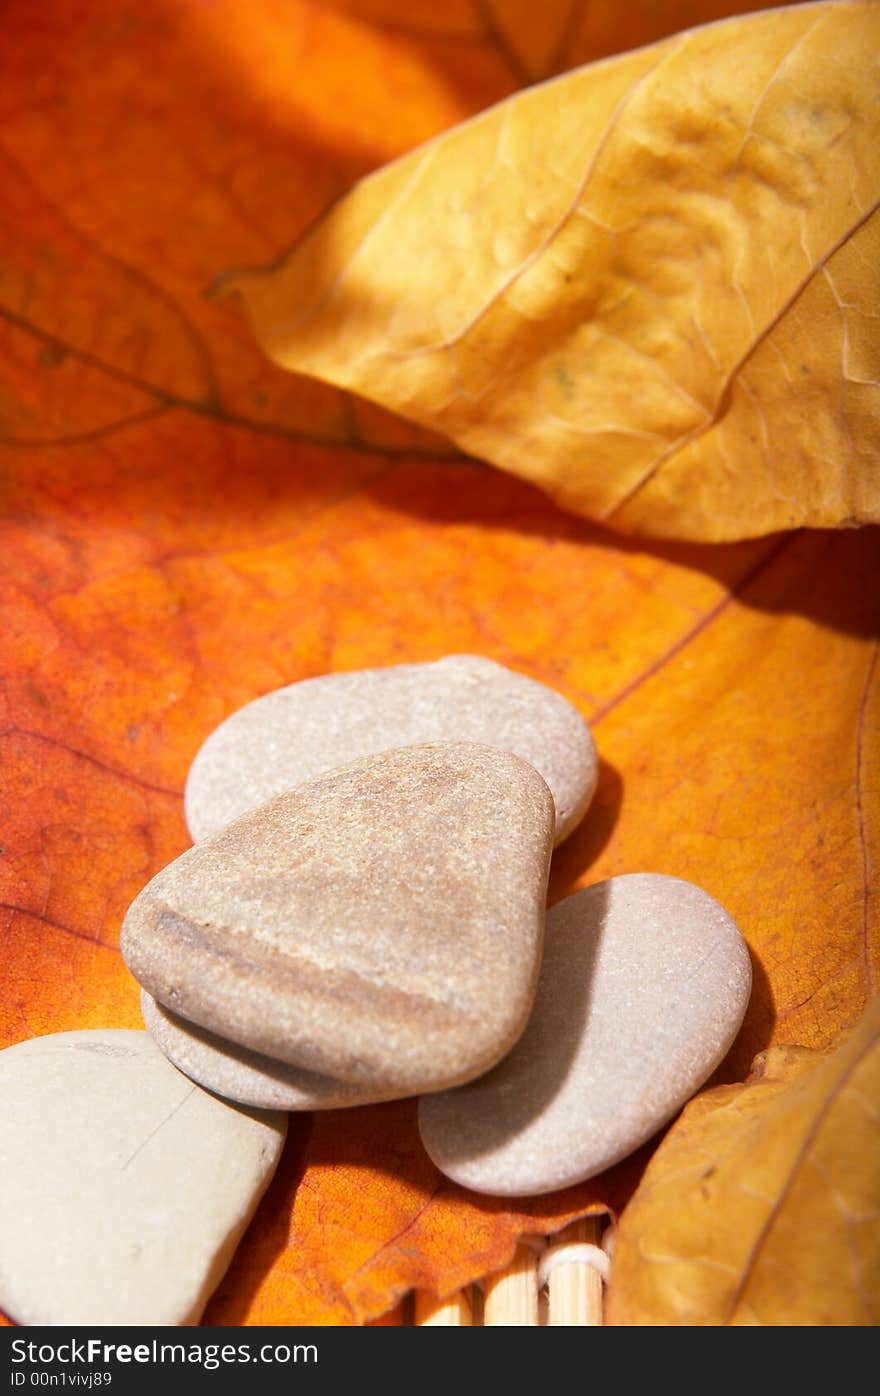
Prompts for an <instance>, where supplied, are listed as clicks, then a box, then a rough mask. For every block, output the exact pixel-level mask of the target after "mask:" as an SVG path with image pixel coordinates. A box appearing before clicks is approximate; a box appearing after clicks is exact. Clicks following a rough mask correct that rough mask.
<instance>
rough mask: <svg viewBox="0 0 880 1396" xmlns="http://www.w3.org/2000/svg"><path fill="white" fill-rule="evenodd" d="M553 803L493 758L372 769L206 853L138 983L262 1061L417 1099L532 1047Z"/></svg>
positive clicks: (216, 842)
mask: <svg viewBox="0 0 880 1396" xmlns="http://www.w3.org/2000/svg"><path fill="white" fill-rule="evenodd" d="M553 830H554V812H553V798H552V796H551V794H550V791H549V789H548V788H547V785H546V784H545V782H544V781H543V780H542V778H541V777H540V776H539V775H538V773H537V772H536V771H535V770H534V768H533V767H532V766H530V765H528V764H527V763H526V762H525V761H522V760H520V758H519V757H518V756H513V755H512V754H511V753H510V752H506V751H501V750H499V749H497V748H493V747H488V746H479V745H477V744H474V743H459V744H455V743H450V744H436V745H427V746H418V747H406V748H402V749H398V750H395V751H388V752H385V753H382V754H380V755H378V756H372V757H368V758H367V759H366V760H364V761H359V762H356V763H354V764H353V765H351V766H347V767H345V768H343V769H342V770H337V771H333V772H330V773H329V774H327V775H323V776H318V777H316V778H315V779H314V780H311V781H308V782H306V783H305V784H304V785H302V786H300V787H299V789H298V790H295V791H289V792H288V793H287V794H285V795H279V796H277V797H276V798H275V799H274V800H271V801H269V803H268V804H266V805H263V806H261V807H260V809H258V810H256V811H253V812H251V813H250V814H246V815H243V816H242V817H241V818H240V819H238V820H236V821H234V822H233V823H232V824H231V825H229V826H227V827H226V828H225V829H222V830H220V831H219V832H218V833H216V834H212V835H211V836H210V837H209V838H207V839H204V840H202V841H201V842H200V843H198V844H196V845H195V847H194V848H191V849H189V850H188V851H187V852H186V853H184V854H182V855H181V857H179V858H178V859H176V861H175V862H173V863H172V864H170V865H169V866H168V867H167V868H164V869H163V871H162V872H160V873H159V874H158V876H156V877H155V878H153V880H152V882H150V883H149V884H148V885H147V887H145V888H144V890H143V892H141V893H140V895H139V896H138V897H136V898H135V901H134V902H133V903H132V905H131V907H130V908H129V911H128V914H127V916H126V918H125V922H124V924H123V928H122V951H123V954H124V956H125V960H126V963H127V964H128V966H129V968H130V969H131V971H132V973H133V974H134V975H135V978H136V979H138V980H139V981H140V983H141V984H142V985H143V987H144V988H145V989H147V990H148V992H149V993H151V994H152V995H153V997H154V998H156V999H158V1000H159V1002H160V1003H163V1004H165V1005H166V1007H168V1008H170V1009H172V1010H173V1011H174V1012H175V1013H178V1014H180V1015H181V1016H182V1017H184V1018H187V1019H188V1020H189V1021H191V1022H194V1023H197V1024H199V1026H201V1027H206V1028H209V1029H210V1030H211V1031H212V1032H215V1033H217V1034H219V1035H220V1036H221V1037H225V1038H229V1039H230V1040H231V1041H233V1042H237V1043H240V1044H241V1045H242V1046H245V1047H250V1048H252V1049H253V1050H254V1051H257V1052H260V1053H262V1054H263V1055H266V1056H270V1057H276V1058H278V1059H279V1060H281V1061H286V1062H290V1063H292V1064H293V1065H295V1066H302V1067H305V1068H307V1069H308V1070H309V1071H315V1072H318V1073H319V1074H320V1075H324V1076H333V1077H336V1078H337V1079H339V1080H342V1081H352V1082H356V1083H358V1084H361V1085H366V1086H369V1087H371V1088H378V1089H383V1090H384V1089H386V1088H394V1089H395V1091H396V1092H399V1093H400V1094H402V1095H406V1094H415V1093H418V1092H421V1091H428V1090H440V1089H442V1088H443V1087H445V1086H448V1085H452V1084H458V1083H460V1082H462V1081H467V1080H469V1079H471V1078H472V1077H474V1076H477V1075H479V1073H480V1072H482V1071H486V1070H488V1068H489V1067H490V1066H492V1065H494V1063H495V1062H496V1061H498V1060H499V1058H500V1057H501V1056H503V1055H504V1053H505V1052H506V1051H508V1049H509V1048H510V1047H511V1046H512V1045H513V1043H514V1042H515V1041H516V1038H517V1037H518V1036H519V1034H520V1032H521V1031H522V1029H523V1027H524V1025H525V1022H526V1020H527V1018H528V1014H529V1010H530V1008H531V1004H532V1000H533V998H534V992H535V987H536V983H537V976H538V968H539V964H540V956H541V945H542V940H543V926H544V914H545V908H544V898H545V895H546V887H547V874H548V869H549V862H550V854H551V851H552V843H553Z"/></svg>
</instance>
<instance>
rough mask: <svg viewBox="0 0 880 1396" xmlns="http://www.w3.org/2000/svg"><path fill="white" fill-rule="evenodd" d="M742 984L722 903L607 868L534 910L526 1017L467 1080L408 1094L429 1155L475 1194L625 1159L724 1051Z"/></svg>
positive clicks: (523, 1191)
mask: <svg viewBox="0 0 880 1396" xmlns="http://www.w3.org/2000/svg"><path fill="white" fill-rule="evenodd" d="M750 989H751V965H750V961H749V953H748V949H747V947H746V944H745V941H744V940H743V938H742V936H741V935H740V933H739V931H738V930H737V928H736V926H735V925H734V923H733V921H732V920H731V918H730V917H729V916H728V914H727V912H726V911H725V910H724V909H723V907H721V906H719V904H718V902H716V901H715V900H714V898H712V897H711V896H709V894H708V893H707V892H704V891H702V890H701V888H699V887H695V886H694V885H693V884H692V883H690V882H683V881H681V880H680V879H679V878H675V877H664V876H660V875H659V874H653V873H635V874H631V875H629V876H625V877H614V878H611V879H610V880H609V881H608V882H600V883H598V884H596V885H595V886H593V887H587V888H585V889H584V890H583V891H580V892H575V893H574V895H573V896H571V897H567V898H566V899H565V901H563V902H560V903H559V904H558V905H556V906H554V907H553V908H552V909H551V910H550V911H549V912H548V913H547V927H546V937H545V948H544V962H543V966H542V969H541V980H540V984H539V987H538V993H537V997H536V999H535V1006H534V1009H533V1011H532V1016H531V1019H530V1020H529V1025H528V1027H527V1028H526V1030H525V1032H524V1033H523V1035H522V1036H521V1037H520V1039H519V1041H518V1042H517V1044H516V1046H515V1047H514V1049H513V1051H512V1052H511V1053H510V1054H509V1055H508V1056H507V1057H505V1059H504V1061H503V1062H501V1063H500V1065H498V1066H496V1067H495V1069H494V1070H493V1071H490V1072H489V1073H488V1074H487V1075H485V1076H483V1077H482V1078H481V1079H480V1080H479V1081H474V1082H472V1083H471V1084H470V1085H466V1086H463V1087H461V1088H460V1089H458V1090H454V1091H446V1092H443V1093H441V1094H438V1095H432V1096H426V1097H425V1098H424V1099H423V1100H421V1101H420V1102H419V1128H420V1130H421V1136H422V1142H423V1143H424V1146H425V1148H426V1149H427V1151H428V1153H429V1154H430V1156H431V1158H432V1159H433V1161H434V1163H435V1164H436V1165H437V1167H438V1168H439V1169H440V1170H441V1172H443V1173H445V1174H446V1175H447V1176H448V1177H449V1178H452V1179H454V1181H455V1182H457V1183H461V1184H462V1185H463V1186H464V1187H467V1188H471V1189H473V1190H474V1191H475V1192H486V1193H493V1194H495V1195H500V1196H504V1197H510V1196H514V1197H517V1196H529V1195H533V1194H537V1193H543V1192H551V1191H554V1190H555V1189H556V1188H564V1187H568V1186H569V1185H571V1184H574V1183H579V1182H583V1181H584V1179H586V1178H590V1177H592V1176H593V1175H594V1174H596V1173H601V1172H602V1170H603V1169H605V1168H608V1167H609V1166H610V1165H611V1164H613V1163H616V1162H617V1161H618V1160H619V1159H622V1158H624V1157H626V1155H627V1154H630V1153H632V1151H633V1150H634V1149H636V1148H638V1146H639V1145H640V1144H642V1143H644V1141H645V1140H646V1139H650V1137H651V1135H653V1134H654V1133H655V1132H656V1131H657V1130H658V1129H660V1127H661V1126H662V1125H664V1124H666V1122H667V1121H668V1120H670V1119H671V1118H672V1116H673V1115H675V1114H676V1112H677V1111H678V1110H679V1109H680V1107H681V1106H682V1105H683V1104H684V1103H685V1101H687V1100H688V1099H689V1098H690V1096H691V1095H693V1093H694V1092H695V1091H696V1090H697V1089H698V1087H699V1086H700V1085H702V1083H703V1082H704V1081H705V1080H706V1078H707V1077H708V1076H710V1075H711V1073H712V1072H713V1071H714V1070H715V1068H716V1066H717V1065H718V1064H719V1062H720V1061H721V1060H722V1058H723V1057H724V1056H725V1054H726V1053H727V1051H728V1049H729V1047H730V1045H731V1043H732V1042H733V1039H734V1037H735V1036H736V1034H737V1031H738V1030H739V1026H740V1023H741V1022H742V1019H743V1015H744V1014H745V1010H746V1006H747V1004H748V1000H749V993H750Z"/></svg>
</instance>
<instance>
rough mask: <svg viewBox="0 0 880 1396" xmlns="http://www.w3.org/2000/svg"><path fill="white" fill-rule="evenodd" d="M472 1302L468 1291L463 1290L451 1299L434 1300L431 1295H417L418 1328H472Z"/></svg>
mask: <svg viewBox="0 0 880 1396" xmlns="http://www.w3.org/2000/svg"><path fill="white" fill-rule="evenodd" d="M470 1326H471V1301H470V1294H469V1292H468V1291H467V1290H465V1289H461V1290H459V1292H458V1294H453V1296H452V1298H451V1299H434V1298H433V1297H432V1295H430V1294H423V1293H421V1291H418V1292H417V1293H416V1327H417V1328H470Z"/></svg>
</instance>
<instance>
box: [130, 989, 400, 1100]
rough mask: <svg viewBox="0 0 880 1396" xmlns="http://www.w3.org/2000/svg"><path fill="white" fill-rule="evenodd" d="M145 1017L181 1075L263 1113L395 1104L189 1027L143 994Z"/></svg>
mask: <svg viewBox="0 0 880 1396" xmlns="http://www.w3.org/2000/svg"><path fill="white" fill-rule="evenodd" d="M141 1013H142V1014H143V1019H144V1023H145V1024H146V1028H147V1031H148V1032H149V1034H150V1036H151V1037H152V1039H153V1041H154V1042H155V1043H156V1045H157V1046H158V1047H159V1048H160V1049H161V1050H162V1051H163V1052H164V1054H165V1056H166V1057H167V1058H168V1060H169V1061H171V1062H173V1063H174V1065H175V1066H176V1067H177V1068H178V1070H180V1071H182V1072H184V1073H185V1074H186V1075H187V1076H189V1077H190V1078H191V1079H192V1080H193V1081H198V1083H199V1085H200V1086H204V1087H205V1089H206V1090H209V1091H215V1092H216V1093H217V1095H222V1096H223V1097H224V1098H225V1099H226V1100H232V1101H235V1102H236V1103H237V1104H239V1105H252V1106H257V1107H259V1108H260V1109H264V1110H339V1109H341V1108H345V1107H347V1106H353V1105H374V1104H376V1102H377V1101H380V1100H393V1099H395V1097H396V1095H397V1092H395V1091H375V1090H370V1088H369V1086H356V1085H353V1084H352V1083H351V1082H350V1081H335V1080H334V1079H333V1077H332V1076H318V1075H317V1074H316V1073H315V1072H314V1071H304V1070H303V1068H302V1067H299V1066H290V1064H289V1063H288V1062H279V1061H277V1060H276V1059H275V1058H274V1057H264V1056H262V1055H261V1054H260V1053H259V1052H251V1051H250V1050H249V1049H248V1048H247V1047H240V1046H239V1045H238V1044H237V1043H235V1042H230V1041H229V1040H228V1039H227V1038H223V1037H218V1036H217V1034H216V1033H213V1032H209V1031H208V1029H207V1028H200V1027H198V1025H197V1024H196V1023H188V1022H187V1020H186V1019H185V1018H181V1017H179V1016H178V1015H177V1014H176V1013H172V1012H171V1010H170V1009H168V1008H165V1007H164V1006H163V1005H162V1004H161V1003H157V1002H156V1000H155V999H154V998H153V997H152V995H150V994H148V993H147V991H146V989H143V990H142V991H141Z"/></svg>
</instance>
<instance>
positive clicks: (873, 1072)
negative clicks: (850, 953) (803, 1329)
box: [609, 998, 880, 1326]
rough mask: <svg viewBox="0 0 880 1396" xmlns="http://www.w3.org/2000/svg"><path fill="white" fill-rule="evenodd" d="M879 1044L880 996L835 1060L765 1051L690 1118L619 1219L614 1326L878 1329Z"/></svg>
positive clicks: (801, 1051)
mask: <svg viewBox="0 0 880 1396" xmlns="http://www.w3.org/2000/svg"><path fill="white" fill-rule="evenodd" d="M878 1047H880V998H875V999H873V1000H872V1002H871V1004H870V1006H869V1008H868V1010H867V1012H866V1013H865V1016H864V1018H863V1019H862V1021H861V1022H860V1023H859V1025H858V1027H857V1028H856V1029H855V1031H854V1032H852V1033H851V1034H850V1035H849V1036H848V1037H847V1039H846V1040H845V1041H844V1042H843V1043H842V1044H841V1045H840V1046H838V1047H836V1049H832V1050H827V1051H825V1052H811V1051H809V1050H808V1049H806V1048H791V1047H789V1048H783V1047H775V1048H771V1050H770V1051H769V1052H767V1053H765V1054H763V1055H762V1056H761V1057H759V1058H758V1059H757V1061H756V1064H755V1065H756V1073H755V1074H756V1078H757V1079H756V1080H754V1081H750V1082H749V1083H747V1084H746V1085H745V1086H722V1087H720V1088H719V1089H717V1090H714V1091H709V1092H707V1093H706V1094H704V1095H702V1096H700V1097H698V1098H697V1099H696V1100H694V1101H693V1102H692V1103H691V1104H690V1105H689V1106H688V1107H687V1109H686V1110H685V1112H684V1114H683V1115H682V1117H681V1119H680V1120H679V1121H678V1122H677V1123H676V1124H675V1125H674V1126H673V1128H672V1129H671V1130H670V1132H669V1134H668V1135H667V1137H666V1139H665V1140H664V1141H663V1143H662V1144H661V1146H660V1148H659V1149H658V1150H657V1153H656V1154H655V1155H654V1158H653V1159H652V1160H651V1163H650V1164H649V1165H648V1169H647V1172H646V1174H645V1177H644V1179H643V1180H642V1183H641V1185H640V1187H639V1189H638V1191H637V1192H636V1194H635V1197H634V1198H633V1200H632V1202H631V1203H630V1204H629V1206H628V1208H627V1210H626V1211H625V1212H624V1215H623V1219H622V1222H621V1225H620V1228H619V1231H618V1234H617V1244H616V1247H615V1254H614V1266H613V1273H612V1282H611V1286H610V1289H609V1315H610V1321H611V1322H612V1323H623V1324H634V1323H635V1324H643V1323H654V1324H697V1323H700V1324H737V1325H739V1324H825V1325H827V1324H835V1325H840V1324H846V1325H852V1324H867V1325H870V1326H874V1325H875V1324H876V1323H877V1321H878V1316H880V1244H878V1241H880V1236H878V1218H880V1168H878V1159H880V1129H878V1123H880V1121H878V1114H877V1100H878V1098H880V1050H878Z"/></svg>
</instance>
